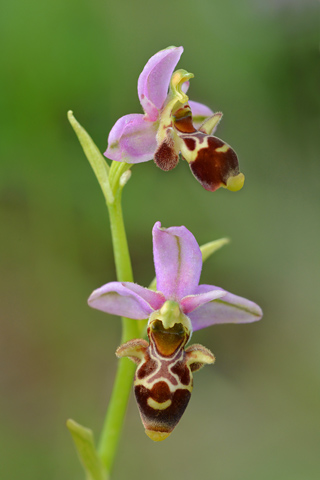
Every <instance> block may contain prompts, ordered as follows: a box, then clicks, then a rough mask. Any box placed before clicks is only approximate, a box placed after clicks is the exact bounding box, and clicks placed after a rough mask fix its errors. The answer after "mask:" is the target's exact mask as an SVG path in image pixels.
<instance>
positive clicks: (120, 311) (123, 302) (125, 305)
mask: <svg viewBox="0 0 320 480" xmlns="http://www.w3.org/2000/svg"><path fill="white" fill-rule="evenodd" d="M164 301H165V298H164V297H163V295H162V294H161V293H159V292H154V291H152V290H149V289H148V288H143V287H140V285H137V284H136V283H131V282H123V283H120V282H110V283H107V284H106V285H103V286H102V287H100V288H98V289H97V290H95V291H94V292H93V293H92V294H91V295H90V297H89V299H88V303H89V305H90V307H92V308H96V309H97V310H102V311H103V312H106V313H110V314H112V315H119V316H121V317H128V318H133V319H135V320H142V319H144V318H148V317H149V315H150V314H151V313H152V312H153V311H154V310H158V309H159V308H161V306H162V305H163V303H164Z"/></svg>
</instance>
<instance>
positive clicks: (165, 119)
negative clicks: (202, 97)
mask: <svg viewBox="0 0 320 480" xmlns="http://www.w3.org/2000/svg"><path fill="white" fill-rule="evenodd" d="M182 52H183V48H182V47H169V48H167V49H165V50H161V51H160V52H158V53H156V54H155V55H154V56H153V57H151V58H150V60H149V61H148V62H147V64H146V66H145V67H144V69H143V71H142V73H141V75H140V77H139V80H138V95H139V100H140V103H141V106H142V108H143V110H144V114H135V113H134V114H130V115H125V116H124V117H121V118H120V119H119V120H118V121H117V122H116V123H115V125H114V126H113V128H112V129H111V132H110V134H109V138H108V148H107V151H106V152H105V155H106V157H108V158H110V159H111V160H116V161H119V162H127V163H140V162H147V161H148V160H151V159H152V158H154V161H155V163H156V164H157V165H158V166H159V167H160V168H161V169H162V170H171V169H172V168H174V167H175V166H176V165H177V163H178V161H179V152H181V155H182V157H183V158H184V159H185V160H187V162H188V163H189V165H190V168H191V171H192V173H193V175H194V176H195V177H196V179H197V180H198V181H199V182H200V183H201V184H202V186H203V187H204V188H205V189H206V190H210V191H214V190H216V189H217V188H219V187H221V186H222V187H225V188H228V189H229V190H233V191H236V190H240V189H241V188H242V186H243V183H244V176H243V174H242V173H240V171H239V164H238V159H237V155H236V153H235V152H234V150H232V148H231V147H230V146H229V145H227V144H226V143H225V142H223V141H222V140H220V139H219V138H217V137H214V136H213V135H212V134H213V133H214V131H215V129H216V127H217V125H218V123H219V121H220V119H221V117H222V114H221V113H216V114H214V113H213V112H212V110H211V109H210V108H209V107H207V106H205V105H203V104H201V103H197V102H193V101H189V98H188V96H187V95H186V92H187V90H188V87H189V80H190V78H192V77H193V74H191V73H188V72H186V71H185V70H177V71H176V72H174V69H175V67H176V65H177V63H178V61H179V59H180V56H181V54H182ZM169 86H170V89H169ZM168 89H169V91H168ZM196 127H197V128H198V129H197V128H196Z"/></svg>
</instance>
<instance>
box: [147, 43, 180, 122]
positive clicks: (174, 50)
mask: <svg viewBox="0 0 320 480" xmlns="http://www.w3.org/2000/svg"><path fill="white" fill-rule="evenodd" d="M182 52H183V47H168V48H166V49H164V50H160V51H159V52H157V53H156V54H155V55H153V56H152V57H151V58H150V59H149V60H148V62H147V63H146V65H145V67H144V68H143V70H142V72H141V74H140V76H139V79H138V96H139V100H140V103H141V106H142V108H143V109H144V111H145V113H146V114H147V115H148V117H149V118H150V120H152V121H155V120H156V119H157V116H158V114H159V110H160V109H161V108H162V106H163V103H164V101H165V99H166V97H167V93H168V88H169V84H170V79H171V76H172V74H173V71H174V69H175V67H176V65H177V63H178V62H179V60H180V57H181V55H182Z"/></svg>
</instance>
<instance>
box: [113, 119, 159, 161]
mask: <svg viewBox="0 0 320 480" xmlns="http://www.w3.org/2000/svg"><path fill="white" fill-rule="evenodd" d="M156 133H157V127H156V125H154V124H153V123H152V122H150V121H148V120H147V119H146V118H145V116H144V115H142V114H140V113H132V114H130V115H125V116H124V117H121V118H119V120H118V121H117V122H116V123H115V124H114V126H113V127H112V129H111V132H110V134H109V138H108V148H107V151H106V152H105V153H104V155H105V156H106V157H107V158H110V159H111V160H115V161H117V162H127V163H141V162H147V161H148V160H152V158H153V154H154V152H155V151H156V149H157V141H156Z"/></svg>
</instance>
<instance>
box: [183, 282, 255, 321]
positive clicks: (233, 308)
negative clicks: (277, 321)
mask: <svg viewBox="0 0 320 480" xmlns="http://www.w3.org/2000/svg"><path fill="white" fill-rule="evenodd" d="M212 290H214V291H216V290H222V289H220V288H219V287H214V286H212V285H199V287H198V288H197V289H196V292H195V293H199V294H200V293H201V294H203V293H206V292H210V291H212ZM188 317H189V318H190V320H191V323H192V327H193V330H194V331H195V330H200V329H202V328H205V327H209V326H210V325H216V324H219V323H249V322H255V321H256V320H260V318H261V317H262V310H261V308H260V307H259V305H257V304H256V303H254V302H251V301H250V300H247V299H246V298H243V297H238V296H237V295H233V294H232V293H229V292H226V294H225V295H224V296H223V298H221V299H218V300H213V301H211V302H209V303H206V304H205V305H202V306H200V307H199V308H197V309H196V310H194V311H193V312H191V313H189V314H188Z"/></svg>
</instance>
